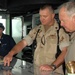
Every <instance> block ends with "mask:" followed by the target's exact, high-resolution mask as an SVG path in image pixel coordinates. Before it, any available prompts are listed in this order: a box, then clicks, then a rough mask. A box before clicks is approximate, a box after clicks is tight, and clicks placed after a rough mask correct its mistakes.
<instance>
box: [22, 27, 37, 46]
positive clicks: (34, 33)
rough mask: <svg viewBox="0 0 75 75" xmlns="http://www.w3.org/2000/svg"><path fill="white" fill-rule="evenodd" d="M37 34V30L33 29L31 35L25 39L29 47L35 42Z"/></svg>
mask: <svg viewBox="0 0 75 75" xmlns="http://www.w3.org/2000/svg"><path fill="white" fill-rule="evenodd" d="M36 32H37V29H36V28H33V29H32V30H30V32H29V34H28V35H26V36H25V37H24V38H23V39H25V40H26V42H27V45H28V46H30V45H31V44H32V43H33V40H34V39H35V36H36Z"/></svg>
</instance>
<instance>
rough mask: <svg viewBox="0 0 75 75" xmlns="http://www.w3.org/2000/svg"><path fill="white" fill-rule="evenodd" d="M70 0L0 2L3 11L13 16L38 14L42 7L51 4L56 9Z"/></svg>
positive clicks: (6, 0) (15, 0)
mask: <svg viewBox="0 0 75 75" xmlns="http://www.w3.org/2000/svg"><path fill="white" fill-rule="evenodd" d="M67 1H69V0H0V9H3V10H1V11H6V12H7V13H10V14H13V15H16V14H18V15H20V14H27V13H32V12H37V11H38V9H39V8H40V6H41V5H43V4H51V5H52V6H53V8H54V9H56V8H57V7H58V6H59V5H61V4H62V3H64V2H67Z"/></svg>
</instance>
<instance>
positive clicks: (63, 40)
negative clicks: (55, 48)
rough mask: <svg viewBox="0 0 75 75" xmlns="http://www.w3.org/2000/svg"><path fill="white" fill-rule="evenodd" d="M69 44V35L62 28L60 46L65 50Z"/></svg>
mask: <svg viewBox="0 0 75 75" xmlns="http://www.w3.org/2000/svg"><path fill="white" fill-rule="evenodd" d="M67 46H69V35H68V34H67V33H66V32H65V31H64V29H63V28H61V29H60V31H59V48H60V50H63V48H64V47H67Z"/></svg>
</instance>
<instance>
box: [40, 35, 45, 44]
mask: <svg viewBox="0 0 75 75" xmlns="http://www.w3.org/2000/svg"><path fill="white" fill-rule="evenodd" d="M41 43H42V44H43V45H45V36H44V35H43V36H42V38H41Z"/></svg>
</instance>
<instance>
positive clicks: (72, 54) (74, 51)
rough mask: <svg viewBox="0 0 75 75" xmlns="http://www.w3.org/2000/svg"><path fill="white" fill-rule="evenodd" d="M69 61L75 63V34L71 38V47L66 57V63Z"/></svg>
mask: <svg viewBox="0 0 75 75" xmlns="http://www.w3.org/2000/svg"><path fill="white" fill-rule="evenodd" d="M69 61H75V32H74V33H72V35H71V37H70V45H69V47H68V50H67V54H66V57H65V62H66V63H68V62H69Z"/></svg>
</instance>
